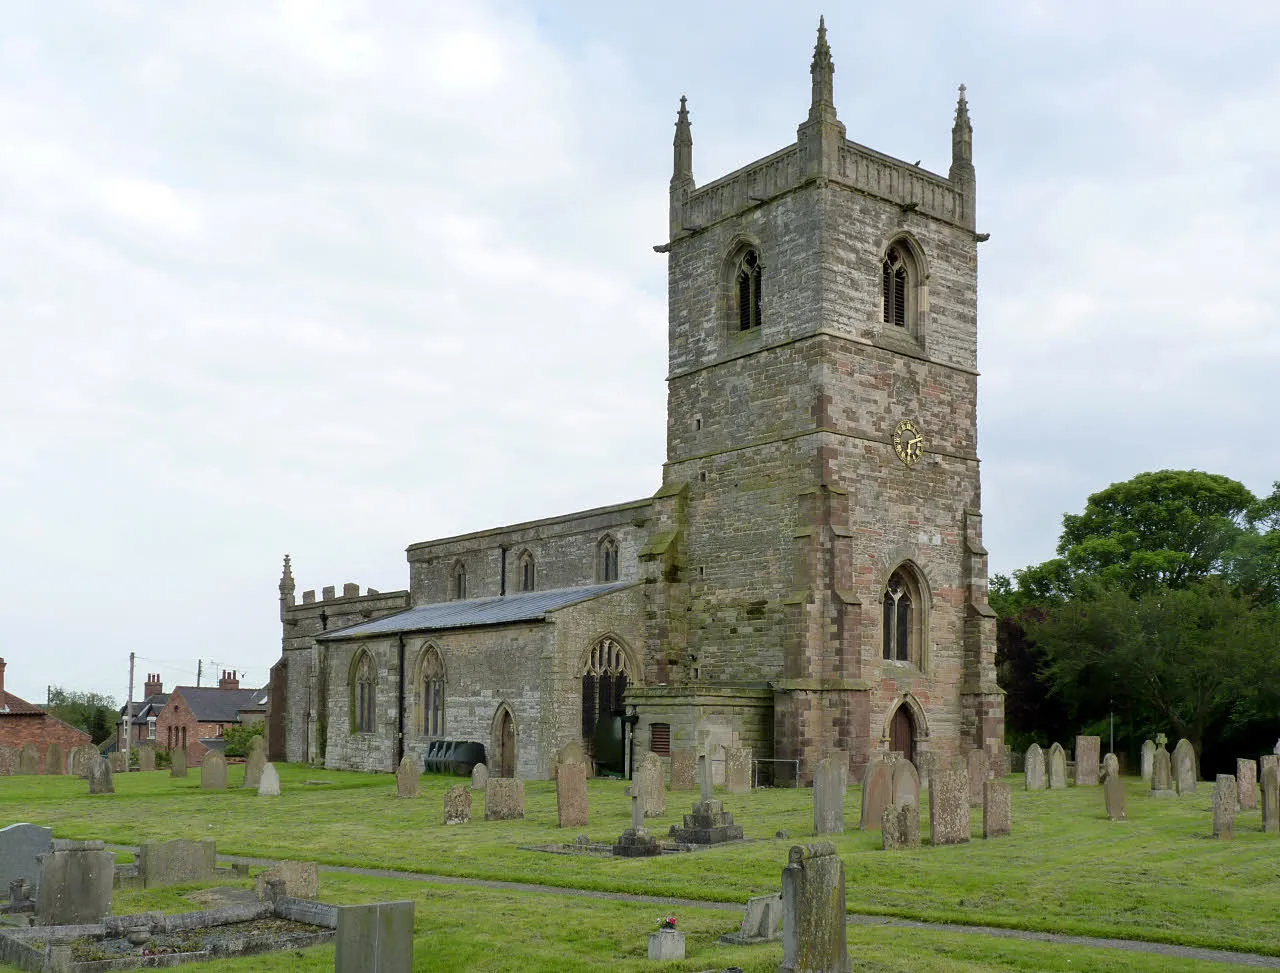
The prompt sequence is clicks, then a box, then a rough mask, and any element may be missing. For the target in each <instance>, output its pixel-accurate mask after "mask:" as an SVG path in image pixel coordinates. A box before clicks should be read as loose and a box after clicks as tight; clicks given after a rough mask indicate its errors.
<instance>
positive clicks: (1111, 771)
mask: <svg viewBox="0 0 1280 973" xmlns="http://www.w3.org/2000/svg"><path fill="white" fill-rule="evenodd" d="M1119 776H1120V758H1119V757H1117V756H1116V755H1115V754H1114V753H1109V754H1107V755H1106V756H1105V757H1103V758H1102V777H1103V779H1104V780H1105V779H1106V778H1107V777H1119Z"/></svg>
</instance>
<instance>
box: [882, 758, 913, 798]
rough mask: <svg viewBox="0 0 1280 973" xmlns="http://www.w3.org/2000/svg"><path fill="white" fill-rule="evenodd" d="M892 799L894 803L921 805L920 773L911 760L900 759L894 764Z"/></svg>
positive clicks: (891, 787)
mask: <svg viewBox="0 0 1280 973" xmlns="http://www.w3.org/2000/svg"><path fill="white" fill-rule="evenodd" d="M892 776H893V779H892V783H891V785H890V788H889V791H890V799H891V800H892V802H893V803H894V804H910V805H912V806H913V807H916V808H919V807H920V775H919V774H917V773H916V768H915V765H914V764H913V763H912V762H911V761H910V760H899V761H897V762H896V763H894V765H893V775H892Z"/></svg>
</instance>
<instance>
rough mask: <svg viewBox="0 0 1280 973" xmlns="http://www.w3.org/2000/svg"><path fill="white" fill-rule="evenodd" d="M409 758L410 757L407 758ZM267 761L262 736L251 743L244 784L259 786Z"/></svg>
mask: <svg viewBox="0 0 1280 973" xmlns="http://www.w3.org/2000/svg"><path fill="white" fill-rule="evenodd" d="M406 759H408V758H406ZM266 763H267V746H266V741H265V740H263V739H262V737H260V736H256V737H254V738H253V740H252V742H250V744H249V756H248V757H247V758H245V762H244V786H245V787H257V786H258V785H259V784H260V783H261V782H262V768H263V767H265V766H266Z"/></svg>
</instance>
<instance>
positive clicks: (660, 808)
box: [631, 753, 667, 818]
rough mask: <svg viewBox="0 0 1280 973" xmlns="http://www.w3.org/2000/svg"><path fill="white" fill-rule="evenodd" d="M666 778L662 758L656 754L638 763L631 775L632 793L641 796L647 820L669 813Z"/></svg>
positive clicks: (648, 755)
mask: <svg viewBox="0 0 1280 973" xmlns="http://www.w3.org/2000/svg"><path fill="white" fill-rule="evenodd" d="M666 778H667V775H666V773H665V772H664V770H663V766H662V758H661V757H659V756H658V755H657V754H656V753H646V754H645V755H644V756H643V757H641V758H640V759H639V760H637V761H636V766H635V769H634V770H633V771H632V773H631V791H632V793H634V794H639V795H640V800H641V801H642V802H643V803H644V816H645V817H646V818H656V817H660V816H661V815H663V814H666V813H667V779H666Z"/></svg>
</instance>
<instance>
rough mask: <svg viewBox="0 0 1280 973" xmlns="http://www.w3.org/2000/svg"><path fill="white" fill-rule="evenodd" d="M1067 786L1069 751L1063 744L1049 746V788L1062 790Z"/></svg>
mask: <svg viewBox="0 0 1280 973" xmlns="http://www.w3.org/2000/svg"><path fill="white" fill-rule="evenodd" d="M1066 786H1067V753H1066V751H1065V750H1063V749H1062V744H1060V743H1055V744H1054V745H1053V746H1051V747H1050V748H1049V790H1051V791H1057V790H1062V789H1063V788H1064V787H1066Z"/></svg>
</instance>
